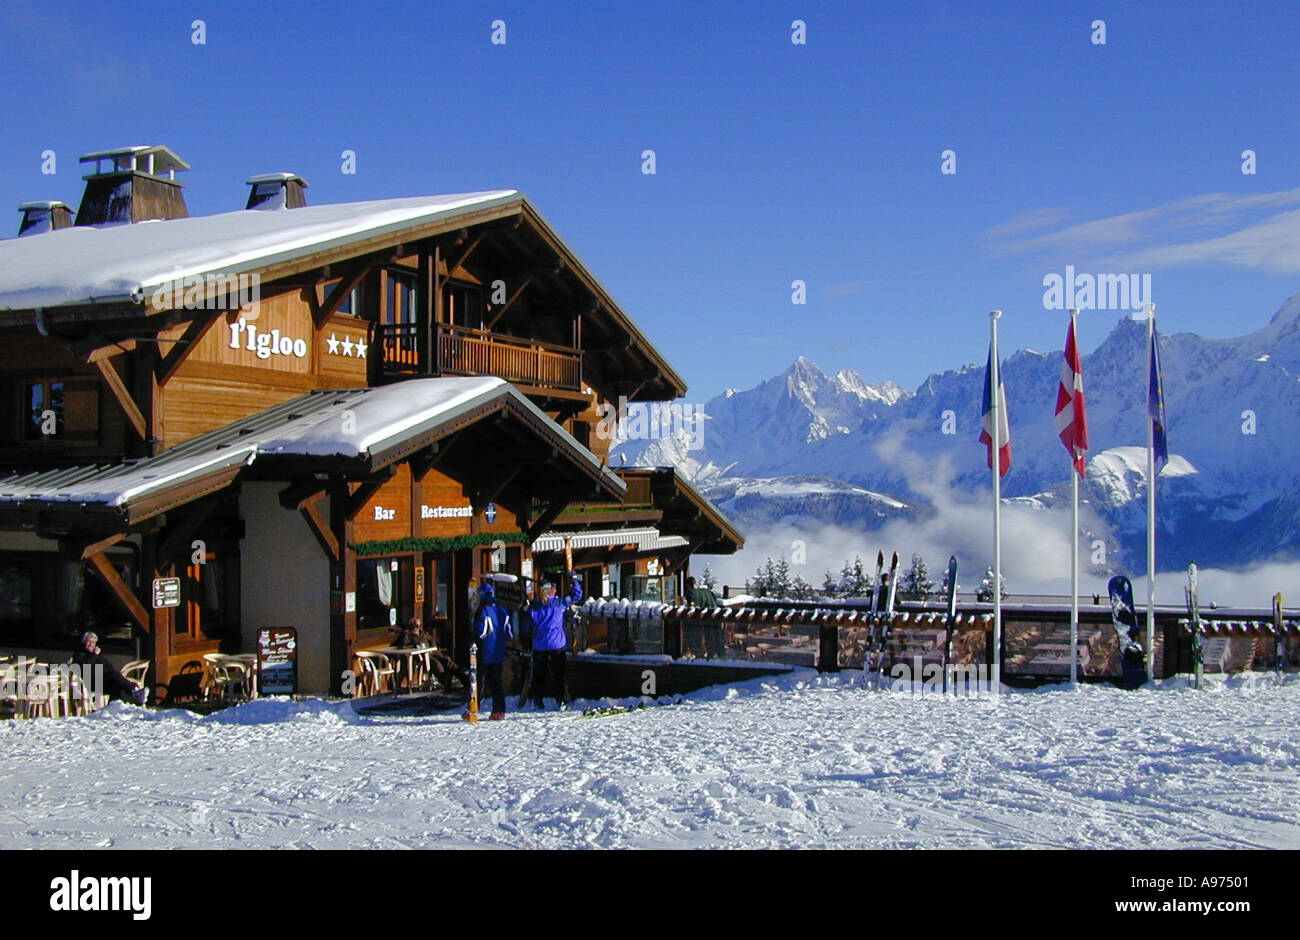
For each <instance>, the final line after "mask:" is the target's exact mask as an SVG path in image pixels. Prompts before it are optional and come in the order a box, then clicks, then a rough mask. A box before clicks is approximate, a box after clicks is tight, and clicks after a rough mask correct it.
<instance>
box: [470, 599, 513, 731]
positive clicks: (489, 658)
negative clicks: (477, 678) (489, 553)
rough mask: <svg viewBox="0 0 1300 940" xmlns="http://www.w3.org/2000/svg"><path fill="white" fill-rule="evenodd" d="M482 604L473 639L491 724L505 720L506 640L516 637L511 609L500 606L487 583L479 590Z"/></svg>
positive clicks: (475, 614)
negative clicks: (503, 672)
mask: <svg viewBox="0 0 1300 940" xmlns="http://www.w3.org/2000/svg"><path fill="white" fill-rule="evenodd" d="M478 592H479V605H478V610H477V611H475V612H474V636H475V637H477V639H478V644H479V650H480V651H481V654H480V655H481V658H480V659H479V662H480V663H481V664H482V671H483V679H484V681H485V682H486V683H487V687H488V694H489V695H491V696H492V714H491V716H490V717H491V720H492V721H500V720H501V719H502V718H504V717H506V693H505V690H504V689H503V688H502V684H501V669H502V664H503V663H505V661H506V640H513V639H514V638H515V626H514V621H513V620H512V619H511V613H510V610H509V608H507V607H505V606H503V605H502V604H500V603H498V601H497V598H496V588H494V587H493V586H492V582H491V581H484V582H483V584H482V586H480V587H479V589H478Z"/></svg>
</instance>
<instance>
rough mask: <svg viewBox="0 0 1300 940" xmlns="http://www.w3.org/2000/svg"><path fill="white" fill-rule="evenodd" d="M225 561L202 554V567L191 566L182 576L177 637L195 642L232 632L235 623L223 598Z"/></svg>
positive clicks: (215, 556) (175, 624)
mask: <svg viewBox="0 0 1300 940" xmlns="http://www.w3.org/2000/svg"><path fill="white" fill-rule="evenodd" d="M228 561H230V560H229V559H225V558H222V557H220V556H218V555H217V553H215V552H211V551H209V552H205V553H204V554H203V564H191V565H189V566H188V567H187V568H186V569H185V573H184V574H183V575H182V576H181V606H180V609H179V610H178V611H177V612H176V616H175V618H174V624H173V632H174V633H175V634H176V635H177V636H184V637H188V638H189V639H191V640H194V641H198V640H203V639H211V638H216V637H222V636H225V635H227V633H230V632H232V629H231V628H233V626H234V623H233V621H232V618H231V617H230V616H229V615H228V612H229V607H228V604H227V598H226V596H225V595H226V577H227V571H226V565H227V562H228Z"/></svg>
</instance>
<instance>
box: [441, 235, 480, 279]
mask: <svg viewBox="0 0 1300 940" xmlns="http://www.w3.org/2000/svg"><path fill="white" fill-rule="evenodd" d="M485 235H487V232H486V231H483V232H479V233H478V234H477V235H475V236H474V240H473V241H472V242H470V243H469V244H468V245H467V246H466V247H465V250H464V251H462V252H461V253H460V257H459V258H457V259H456V263H455V264H452V263H450V262H448V264H447V274H449V275H450V274H451V272H452V271H455V270H456V269H457V268H463V267H464V266H465V262H467V261H469V256H470V255H472V254H474V249H475V248H477V247H478V246H479V243H480V242H482V241H483V236H485Z"/></svg>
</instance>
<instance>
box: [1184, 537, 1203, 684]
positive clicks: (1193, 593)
mask: <svg viewBox="0 0 1300 940" xmlns="http://www.w3.org/2000/svg"><path fill="white" fill-rule="evenodd" d="M1187 619H1188V621H1189V626H1190V627H1191V629H1192V664H1193V666H1194V667H1195V669H1196V687H1197V688H1198V689H1199V688H1200V687H1201V676H1203V675H1204V674H1205V648H1204V645H1203V644H1202V642H1201V635H1202V634H1203V633H1204V632H1205V629H1204V625H1203V624H1202V623H1201V601H1200V598H1199V597H1198V595H1197V586H1196V562H1192V563H1191V564H1190V565H1188V566H1187Z"/></svg>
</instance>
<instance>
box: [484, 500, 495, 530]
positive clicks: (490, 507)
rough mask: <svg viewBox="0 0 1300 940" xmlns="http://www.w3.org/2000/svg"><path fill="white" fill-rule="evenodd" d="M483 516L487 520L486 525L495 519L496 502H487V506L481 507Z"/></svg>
mask: <svg viewBox="0 0 1300 940" xmlns="http://www.w3.org/2000/svg"><path fill="white" fill-rule="evenodd" d="M483 518H484V519H486V520H487V524H488V525H491V524H492V523H494V522H496V521H497V504H496V503H488V504H487V506H486V507H484V509H483Z"/></svg>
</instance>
